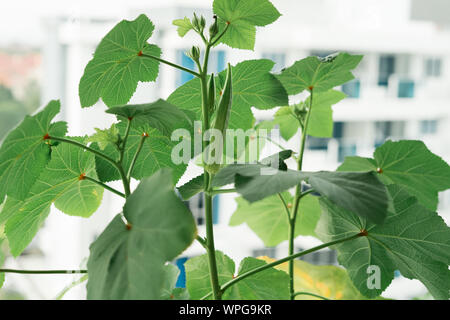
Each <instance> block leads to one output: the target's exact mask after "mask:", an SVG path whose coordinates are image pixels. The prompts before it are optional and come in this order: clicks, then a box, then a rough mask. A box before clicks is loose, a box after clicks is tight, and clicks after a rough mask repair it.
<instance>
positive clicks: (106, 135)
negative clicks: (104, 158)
mask: <svg viewBox="0 0 450 320" xmlns="http://www.w3.org/2000/svg"><path fill="white" fill-rule="evenodd" d="M94 129H95V131H96V133H94V134H93V135H92V136H90V137H89V138H88V139H87V142H96V143H97V145H98V146H99V147H100V149H101V150H105V148H106V147H107V146H108V145H109V144H112V145H116V144H117V142H119V130H117V128H116V126H115V125H112V126H111V127H110V128H108V129H103V130H102V129H99V128H94Z"/></svg>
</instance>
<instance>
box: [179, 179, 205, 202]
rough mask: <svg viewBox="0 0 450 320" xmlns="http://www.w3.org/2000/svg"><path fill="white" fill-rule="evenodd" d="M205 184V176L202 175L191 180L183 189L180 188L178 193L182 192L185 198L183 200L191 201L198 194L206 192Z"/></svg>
mask: <svg viewBox="0 0 450 320" xmlns="http://www.w3.org/2000/svg"><path fill="white" fill-rule="evenodd" d="M204 182H205V176H204V174H203V173H202V174H201V175H199V176H197V177H195V178H193V179H191V180H189V181H188V182H186V183H185V184H183V185H182V186H181V187H179V188H178V191H179V192H180V195H181V197H182V198H183V200H189V199H190V198H192V197H193V196H195V195H196V194H197V193H200V192H202V191H203V190H204Z"/></svg>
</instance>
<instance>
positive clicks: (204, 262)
mask: <svg viewBox="0 0 450 320" xmlns="http://www.w3.org/2000/svg"><path fill="white" fill-rule="evenodd" d="M216 261H217V268H218V277H219V283H220V284H221V285H223V284H225V283H226V282H228V281H230V280H231V279H233V277H234V272H235V264H234V261H233V260H232V259H231V258H229V257H228V256H226V255H225V254H223V253H222V252H220V251H216ZM264 264H266V263H265V262H264V261H262V260H258V259H255V258H251V257H247V258H245V259H244V260H242V261H241V264H240V266H239V270H238V272H237V273H238V275H240V274H243V273H245V272H247V271H250V270H252V269H255V268H258V267H260V266H262V265H264ZM185 268H186V287H187V289H188V291H189V295H190V297H191V299H194V300H195V299H200V298H202V297H204V296H206V295H207V294H208V293H210V292H211V291H212V289H211V283H210V279H209V269H208V256H207V255H202V256H199V257H195V258H192V259H189V260H188V261H187V262H186V263H185ZM288 298H289V276H288V275H287V273H285V272H283V271H279V270H276V269H274V268H268V269H266V270H264V271H262V272H258V273H256V274H254V275H252V276H249V277H247V278H245V279H243V280H241V281H239V282H238V283H236V284H235V285H233V286H232V287H230V288H229V289H227V290H226V291H225V293H224V295H223V299H225V300H285V299H288Z"/></svg>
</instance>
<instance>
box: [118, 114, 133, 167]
mask: <svg viewBox="0 0 450 320" xmlns="http://www.w3.org/2000/svg"><path fill="white" fill-rule="evenodd" d="M131 121H132V119H130V118H128V122H127V128H126V129H125V135H124V137H123V140H122V145H121V146H120V148H119V161H118V162H119V163H120V164H122V161H123V154H124V153H125V146H126V144H127V140H128V136H129V135H130V129H131Z"/></svg>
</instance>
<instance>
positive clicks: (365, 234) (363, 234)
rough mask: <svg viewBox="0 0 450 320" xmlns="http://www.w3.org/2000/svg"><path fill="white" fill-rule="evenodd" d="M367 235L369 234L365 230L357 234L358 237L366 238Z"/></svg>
mask: <svg viewBox="0 0 450 320" xmlns="http://www.w3.org/2000/svg"><path fill="white" fill-rule="evenodd" d="M368 235H369V233H368V232H367V230H366V229H362V230H361V231H360V232H359V233H358V236H360V237H367V236H368Z"/></svg>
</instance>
